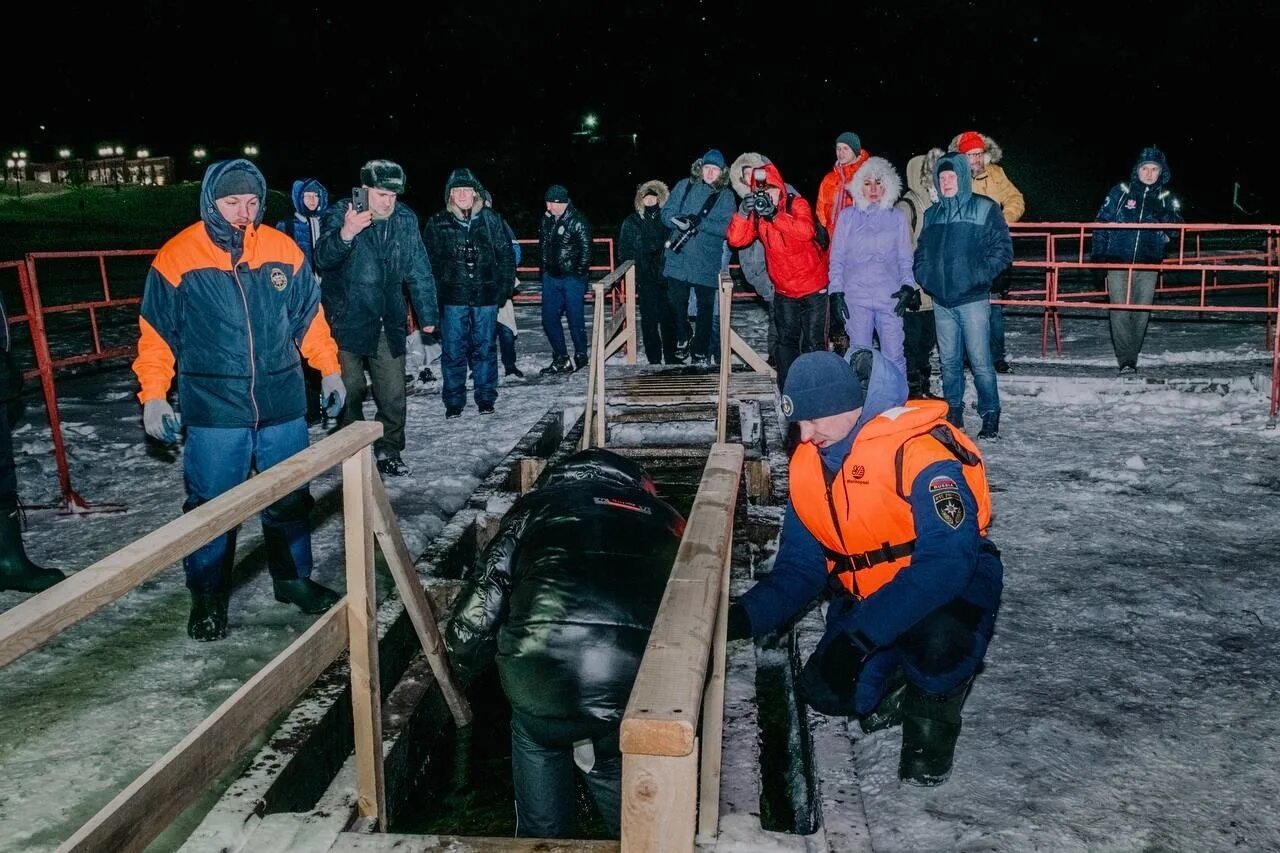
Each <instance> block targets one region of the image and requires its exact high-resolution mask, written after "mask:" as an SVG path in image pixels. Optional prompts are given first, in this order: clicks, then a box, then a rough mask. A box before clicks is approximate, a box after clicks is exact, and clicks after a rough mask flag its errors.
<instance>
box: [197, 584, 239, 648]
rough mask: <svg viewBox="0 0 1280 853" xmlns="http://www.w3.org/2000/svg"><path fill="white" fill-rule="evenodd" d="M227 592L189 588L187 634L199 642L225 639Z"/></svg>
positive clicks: (228, 596)
mask: <svg viewBox="0 0 1280 853" xmlns="http://www.w3.org/2000/svg"><path fill="white" fill-rule="evenodd" d="M230 598H231V596H230V594H229V593H227V592H222V591H218V592H197V591H195V590H194V589H193V590H191V615H190V616H189V617H187V636H188V637H190V638H191V639H193V640H195V641H197V642H200V643H209V642H213V641H215V640H222V639H225V638H226V636H227V601H228V600H229V599H230Z"/></svg>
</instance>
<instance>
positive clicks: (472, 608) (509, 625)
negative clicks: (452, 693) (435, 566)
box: [445, 448, 684, 723]
mask: <svg viewBox="0 0 1280 853" xmlns="http://www.w3.org/2000/svg"><path fill="white" fill-rule="evenodd" d="M647 481H648V475H646V474H645V473H644V471H643V469H641V468H640V466H638V465H636V464H635V463H634V462H631V461H630V460H627V459H625V458H624V457H621V456H618V455H617V454H615V453H612V452H610V451H608V450H603V449H600V448H593V449H591V450H584V451H582V452H580V453H576V454H574V455H573V456H571V457H569V458H568V459H566V460H565V461H564V462H563V463H561V464H560V465H558V466H557V467H556V468H555V469H553V471H552V472H551V473H550V475H549V478H548V481H547V484H546V485H545V486H543V487H542V488H540V489H538V490H536V491H533V492H530V493H529V494H527V495H525V496H524V497H522V498H521V499H520V500H518V501H516V503H515V505H514V506H513V507H512V508H511V509H510V511H509V512H508V513H507V515H506V516H505V517H504V518H503V520H502V526H501V528H500V529H499V530H498V534H497V536H495V537H494V540H493V542H492V543H491V544H490V545H489V548H488V550H487V551H486V552H485V556H484V561H483V566H482V568H481V570H480V571H479V573H478V574H477V575H476V576H473V577H471V578H469V579H468V582H467V585H466V587H465V588H464V589H463V591H462V594H461V596H460V597H459V598H458V601H457V603H456V604H455V605H454V608H453V616H452V618H451V619H450V620H449V625H448V627H447V629H446V631H445V644H446V646H447V648H448V650H449V655H450V658H451V660H452V663H453V667H454V670H455V672H456V673H457V674H458V677H459V678H460V679H461V680H462V681H463V682H464V683H469V682H470V681H472V680H473V679H474V678H475V676H477V675H478V674H479V673H480V672H481V671H482V670H483V669H484V668H485V667H486V666H487V665H488V663H489V661H490V659H492V658H493V657H494V653H495V646H496V655H497V662H498V674H499V676H500V677H501V679H502V687H503V691H504V692H505V693H506V695H507V698H508V699H509V700H510V702H511V707H512V709H513V710H514V711H516V712H518V713H520V714H524V715H526V716H530V717H536V718H540V719H543V720H555V721H564V722H573V723H592V722H604V723H616V722H618V721H619V720H621V719H622V713H623V711H624V710H625V709H626V704H627V697H628V696H629V695H630V693H631V685H632V683H633V682H634V681H635V676H636V672H637V671H638V670H639V668H640V659H641V657H642V656H643V654H644V648H645V644H646V642H647V641H648V639H649V632H650V630H651V628H652V627H653V619H654V616H655V615H656V614H657V611H658V604H659V603H660V601H661V600H662V594H663V590H664V589H665V588H666V583H667V576H668V575H669V574H670V572H671V565H672V562H673V561H674V560H675V555H676V550H677V549H678V548H679V545H680V537H681V535H682V534H683V532H684V519H683V518H682V517H681V516H680V514H679V513H678V512H676V511H675V510H674V509H672V508H671V506H669V505H668V504H666V503H665V502H663V501H662V500H660V499H659V498H657V497H655V496H653V495H652V494H650V493H649V492H648V491H646V490H645V488H644V483H645V482H647Z"/></svg>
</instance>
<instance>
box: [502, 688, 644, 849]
mask: <svg viewBox="0 0 1280 853" xmlns="http://www.w3.org/2000/svg"><path fill="white" fill-rule="evenodd" d="M579 771H580V772H581V773H582V778H583V779H584V780H585V781H586V783H587V788H588V789H589V790H590V791H591V798H592V799H593V800H595V803H596V810H597V811H598V812H599V813H600V819H601V820H602V821H603V822H604V825H605V826H606V827H607V828H608V830H609V833H610V834H611V835H612V836H613V837H614V838H617V837H619V835H621V832H622V753H621V751H620V750H619V748H618V727H617V726H616V725H615V726H612V727H610V728H609V729H603V728H601V727H599V726H597V727H595V730H594V731H592V730H588V729H585V728H583V729H581V730H579V729H578V728H577V727H574V726H572V725H569V724H558V725H557V724H553V723H549V722H547V721H545V720H539V719H536V718H531V717H525V716H523V715H521V714H519V713H514V714H512V715H511V778H512V782H513V783H514V785H515V793H516V836H517V837H519V838H573V837H574V820H573V818H574V803H575V801H576V798H575V796H574V775H575V773H576V772H579Z"/></svg>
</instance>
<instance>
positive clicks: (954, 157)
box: [933, 151, 973, 208]
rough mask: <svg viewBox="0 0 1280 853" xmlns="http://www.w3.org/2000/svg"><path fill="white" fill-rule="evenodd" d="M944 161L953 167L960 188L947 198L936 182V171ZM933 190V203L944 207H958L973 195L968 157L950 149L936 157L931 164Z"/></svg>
mask: <svg viewBox="0 0 1280 853" xmlns="http://www.w3.org/2000/svg"><path fill="white" fill-rule="evenodd" d="M944 163H949V164H950V165H951V168H953V169H955V173H956V177H957V178H958V179H959V181H960V188H959V190H958V191H957V192H956V194H955V195H954V196H952V197H951V198H947V197H946V196H944V195H943V194H942V186H941V185H940V184H939V183H938V172H939V170H941V168H942V165H943V164H944ZM933 191H934V194H935V198H936V201H935V202H934V203H935V204H940V205H942V206H943V207H944V208H946V207H959V206H960V205H962V204H964V203H965V202H967V201H968V200H969V198H970V196H972V195H973V175H971V174H970V173H969V158H968V157H966V156H964V155H963V154H961V153H960V152H958V151H950V152H948V153H946V154H943V155H942V156H941V157H939V158H938V162H936V163H934V164H933Z"/></svg>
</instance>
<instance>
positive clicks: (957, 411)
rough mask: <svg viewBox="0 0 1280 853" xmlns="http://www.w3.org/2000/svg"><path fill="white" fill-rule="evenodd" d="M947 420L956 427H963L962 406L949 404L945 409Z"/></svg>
mask: <svg viewBox="0 0 1280 853" xmlns="http://www.w3.org/2000/svg"><path fill="white" fill-rule="evenodd" d="M947 420H949V421H950V422H951V425H952V426H953V427H955V428H956V429H964V406H950V407H949V408H948V409H947Z"/></svg>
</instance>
